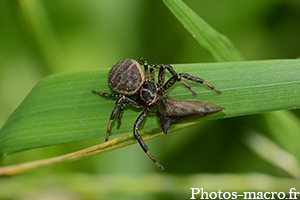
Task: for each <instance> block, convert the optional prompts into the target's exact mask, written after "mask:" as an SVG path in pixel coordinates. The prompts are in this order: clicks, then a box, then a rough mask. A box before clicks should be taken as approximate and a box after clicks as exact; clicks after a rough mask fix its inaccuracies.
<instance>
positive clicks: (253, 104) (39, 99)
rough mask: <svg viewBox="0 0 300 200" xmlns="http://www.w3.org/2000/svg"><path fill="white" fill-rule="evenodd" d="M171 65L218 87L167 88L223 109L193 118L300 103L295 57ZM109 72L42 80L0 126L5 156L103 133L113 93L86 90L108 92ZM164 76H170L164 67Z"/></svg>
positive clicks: (150, 122)
mask: <svg viewBox="0 0 300 200" xmlns="http://www.w3.org/2000/svg"><path fill="white" fill-rule="evenodd" d="M174 69H175V70H176V71H177V72H185V73H189V74H191V75H193V76H197V77H201V78H203V79H205V80H206V81H208V82H209V83H211V84H213V85H214V86H215V87H216V88H218V89H220V90H221V91H222V92H223V94H217V93H216V92H215V91H213V90H211V89H209V88H208V87H206V86H205V85H201V86H200V85H199V83H195V82H191V81H187V82H188V83H189V84H190V85H191V86H192V87H193V88H194V90H195V91H196V92H197V93H198V96H194V95H193V94H192V93H191V91H190V90H188V89H187V88H186V87H185V86H183V85H182V84H180V83H176V84H175V85H174V86H173V87H172V88H170V89H168V90H167V92H168V93H169V94H170V95H171V97H174V98H178V99H199V100H204V101H210V102H212V103H215V104H218V105H220V106H222V107H224V108H225V109H226V110H224V111H222V112H220V113H217V114H214V115H212V116H208V117H205V118H201V119H198V120H195V121H203V120H211V119H220V118H228V117H235V116H242V115H250V114H257V113H261V112H270V111H275V110H283V109H285V110H288V109H298V108H300V93H299V91H300V79H299V77H300V60H271V61H250V62H229V63H211V64H185V65H174ZM108 72H109V69H103V70H90V71H80V72H73V73H65V74H58V75H54V76H49V77H47V78H45V79H43V80H41V81H40V82H39V83H38V84H37V85H36V86H35V87H34V88H33V89H32V91H31V92H30V93H29V94H28V96H27V97H26V98H25V99H24V101H23V102H22V103H21V104H20V106H19V107H18V108H17V109H16V110H15V112H14V113H13V114H12V115H11V117H10V118H9V119H8V120H7V122H6V123H5V125H4V126H3V127H2V129H1V130H0V154H1V155H2V156H7V155H9V154H12V153H16V152H19V151H24V150H27V149H32V148H37V147H43V146H49V145H55V144H61V143H67V142H73V141H79V140H87V139H91V138H96V137H104V136H105V135H106V129H107V124H108V121H109V117H110V114H111V112H112V110H113V107H114V105H115V101H116V99H113V98H108V97H102V96H99V95H98V94H94V93H92V92H91V91H92V90H100V91H102V92H108V93H113V91H112V90H111V89H110V88H109V85H108V81H107V75H108ZM167 77H168V78H170V77H171V76H170V74H169V73H167ZM140 113H141V110H138V109H135V108H131V107H128V108H125V110H124V115H123V118H122V125H121V127H120V129H117V128H116V127H117V123H116V122H114V123H113V126H112V135H117V134H124V133H130V132H132V129H133V124H134V122H135V120H136V118H137V117H138V116H139V114H140ZM179 126H182V125H179ZM173 128H174V126H173ZM149 129H154V130H155V132H159V131H160V129H159V124H158V121H157V118H156V115H155V114H153V113H150V114H149V116H148V117H147V119H146V120H145V122H144V123H143V124H142V126H141V127H140V129H139V130H149ZM171 129H172V126H171V127H170V130H171ZM103 140H104V139H103Z"/></svg>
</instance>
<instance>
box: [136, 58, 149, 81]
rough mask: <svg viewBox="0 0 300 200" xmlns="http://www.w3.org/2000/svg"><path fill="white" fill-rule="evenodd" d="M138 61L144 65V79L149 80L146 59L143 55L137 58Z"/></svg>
mask: <svg viewBox="0 0 300 200" xmlns="http://www.w3.org/2000/svg"><path fill="white" fill-rule="evenodd" d="M139 62H142V63H143V65H144V68H145V77H146V80H145V81H148V80H149V72H148V63H147V61H146V60H145V59H144V58H143V57H140V58H139ZM150 71H151V69H150Z"/></svg>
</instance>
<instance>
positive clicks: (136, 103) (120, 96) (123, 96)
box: [92, 90, 143, 141]
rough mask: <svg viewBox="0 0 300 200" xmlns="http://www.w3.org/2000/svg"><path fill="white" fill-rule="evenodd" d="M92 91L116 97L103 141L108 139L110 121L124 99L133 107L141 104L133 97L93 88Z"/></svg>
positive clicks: (139, 106) (140, 106)
mask: <svg viewBox="0 0 300 200" xmlns="http://www.w3.org/2000/svg"><path fill="white" fill-rule="evenodd" d="M92 92H93V93H96V94H100V95H101V96H104V97H112V98H118V100H117V101H116V105H115V107H114V110H113V111H112V113H111V115H110V119H109V123H108V127H107V133H106V138H105V141H108V138H109V134H110V130H111V124H112V122H113V121H114V119H115V117H116V114H117V112H118V110H119V108H120V106H121V102H122V101H123V100H124V101H126V102H127V103H128V104H129V105H131V106H133V107H135V108H138V109H140V108H142V107H143V106H142V105H140V104H139V103H138V102H136V101H135V100H134V99H131V98H129V97H127V96H125V95H122V94H109V93H102V92H99V91H95V90H93V91H92Z"/></svg>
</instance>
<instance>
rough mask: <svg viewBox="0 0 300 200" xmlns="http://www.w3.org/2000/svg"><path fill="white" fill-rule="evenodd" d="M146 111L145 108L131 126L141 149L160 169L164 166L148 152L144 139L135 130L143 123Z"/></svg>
mask: <svg viewBox="0 0 300 200" xmlns="http://www.w3.org/2000/svg"><path fill="white" fill-rule="evenodd" d="M147 113H148V109H145V110H144V111H143V112H142V114H141V115H140V116H139V117H138V118H137V120H136V122H135V123H134V127H133V134H134V137H135V139H136V140H137V141H138V142H139V143H140V145H141V147H142V149H143V150H144V151H145V153H146V154H147V155H148V156H149V157H150V158H151V159H152V160H153V162H155V164H156V165H157V166H158V167H159V168H160V169H161V170H164V167H163V166H162V165H161V164H159V163H158V162H157V160H156V159H155V158H154V157H153V156H152V155H151V154H150V152H149V149H148V147H147V146H146V144H145V142H144V140H143V139H142V138H141V136H140V135H139V134H138V132H137V130H138V128H139V126H140V125H141V124H142V123H143V121H144V120H145V118H146V116H147Z"/></svg>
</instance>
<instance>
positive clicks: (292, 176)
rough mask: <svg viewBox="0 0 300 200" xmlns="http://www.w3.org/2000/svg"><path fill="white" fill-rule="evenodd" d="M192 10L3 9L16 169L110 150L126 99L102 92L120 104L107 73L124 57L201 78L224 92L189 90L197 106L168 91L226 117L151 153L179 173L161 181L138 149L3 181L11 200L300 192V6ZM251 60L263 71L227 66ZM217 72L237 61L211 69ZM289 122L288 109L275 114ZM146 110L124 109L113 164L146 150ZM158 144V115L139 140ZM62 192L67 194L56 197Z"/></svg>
mask: <svg viewBox="0 0 300 200" xmlns="http://www.w3.org/2000/svg"><path fill="white" fill-rule="evenodd" d="M184 2H185V3H187V4H188V5H189V7H188V6H187V5H186V4H185V3H184ZM184 2H183V1H179V0H173V1H171V0H164V3H165V4H163V2H161V1H152V0H151V1H124V2H123V1H111V0H107V1H106V0H103V1H86V2H81V1H72V3H70V2H68V1H38V0H33V1H18V2H17V1H1V2H0V11H1V12H0V19H1V20H0V21H1V22H2V24H1V25H2V26H1V27H2V30H3V31H0V41H1V47H0V58H1V63H0V87H1V88H0V110H1V112H0V125H1V126H2V124H4V126H3V127H2V128H1V130H0V155H1V157H2V158H4V157H5V159H4V162H3V163H4V165H9V166H7V167H8V168H9V167H11V166H10V164H15V163H22V162H27V161H29V160H38V161H41V162H42V161H45V159H43V158H47V157H53V156H57V157H55V158H58V156H60V155H63V156H65V154H67V153H69V152H73V151H77V150H79V149H83V148H86V147H89V146H92V145H95V144H99V143H102V142H103V140H104V138H103V136H104V135H105V134H106V128H107V124H108V119H109V115H110V113H111V111H112V108H113V107H114V103H115V100H114V99H110V98H105V97H101V96H99V95H97V94H93V93H92V92H91V90H100V91H103V92H113V91H111V89H110V88H109V86H108V83H107V74H108V71H109V68H110V67H111V66H112V65H113V64H114V63H116V62H117V61H119V60H121V59H124V58H128V57H129V58H133V59H137V58H138V57H139V56H143V57H144V58H146V59H147V60H148V62H149V63H162V62H165V63H170V64H174V65H173V66H174V68H175V69H176V71H178V72H186V73H190V74H192V75H195V76H198V77H201V78H203V79H205V80H207V81H208V82H209V83H211V84H213V85H214V86H216V87H217V88H218V89H220V90H221V91H222V92H223V94H221V95H219V94H217V93H215V92H214V91H212V90H210V89H209V88H207V87H206V86H202V85H201V86H199V84H197V83H191V82H190V81H187V82H188V83H189V84H190V85H191V86H192V87H193V88H194V89H195V91H196V92H197V93H198V96H193V95H192V93H191V92H190V91H189V90H188V89H187V88H186V87H184V86H183V85H181V84H180V83H176V84H175V86H174V87H172V88H170V89H169V90H168V93H169V94H170V95H171V96H172V97H176V98H179V99H201V100H206V101H210V102H213V103H216V104H218V105H220V106H223V107H225V108H226V110H224V111H223V112H221V113H217V114H215V115H212V116H210V117H208V118H202V119H199V120H196V123H195V124H196V125H195V124H190V123H186V124H179V125H176V126H175V125H174V126H171V129H172V130H170V131H169V132H170V133H171V132H172V131H175V130H177V131H176V132H177V134H170V135H168V136H166V137H158V138H157V139H155V140H148V141H146V143H147V145H148V147H149V148H150V150H151V152H152V153H153V155H154V156H155V157H156V158H157V159H158V160H159V162H160V163H161V164H162V165H164V167H165V169H166V172H167V173H168V174H167V175H166V174H164V175H163V174H161V173H160V172H158V173H157V174H153V173H149V171H151V170H153V171H154V172H157V171H158V169H157V167H156V166H155V165H154V164H153V163H152V161H151V160H150V159H149V158H148V157H147V156H146V155H145V154H144V152H143V151H142V150H141V149H140V147H139V145H131V146H128V147H127V148H121V149H120V150H119V151H113V152H110V153H105V154H102V155H101V156H98V157H91V158H89V157H87V156H86V155H85V154H83V156H84V157H86V159H84V160H80V161H78V162H70V163H63V164H61V165H55V166H52V167H50V168H44V169H41V170H35V171H33V173H28V174H24V176H14V177H10V178H9V179H7V178H6V177H2V178H0V198H3V199H16V198H20V197H21V196H22V197H23V198H26V197H27V198H28V199H33V198H38V197H40V196H42V197H44V196H43V195H45V192H46V194H50V195H57V196H54V197H53V196H51V197H53V198H58V197H60V195H63V196H64V197H66V196H68V195H71V199H74V196H75V198H79V199H80V198H82V199H91V198H93V199H98V198H107V199H108V198H109V199H126V198H128V199H142V198H145V197H146V198H147V199H166V198H172V199H189V198H190V197H191V196H190V189H189V188H190V187H203V188H205V189H206V190H207V192H210V191H213V192H216V191H218V190H219V189H222V191H225V190H226V191H238V192H239V191H240V192H243V191H257V190H260V191H277V192H286V193H288V189H289V188H292V187H295V188H299V177H300V167H299V144H298V143H299V142H298V141H300V138H299V130H300V123H299V110H292V111H290V110H291V109H299V102H300V101H299V94H298V91H299V77H300V76H299V66H300V64H299V60H292V59H294V58H297V57H299V51H300V49H299V47H300V43H299V34H300V26H298V24H299V20H300V17H299V16H300V15H299V6H300V4H299V2H296V1H283V0H279V1H247V2H244V1H243V2H239V1H234V0H229V1H226V2H225V1H224V2H223V1H191V0H185V1H184ZM162 4H163V5H162ZM232 5H234V6H232ZM170 11H171V12H170ZM174 16H175V17H174ZM200 16H201V17H200ZM176 18H177V20H178V21H179V23H178V21H177V20H176ZM203 19H205V21H204V20H203ZM182 26H183V27H184V28H182ZM216 30H218V32H219V33H218V32H217V31H216ZM224 35H226V37H225V36H224ZM228 38H230V40H231V41H232V42H231V41H230V40H229V39H228ZM195 41H196V42H195ZM233 43H234V44H235V45H236V47H237V48H236V47H235V46H234V45H233ZM237 49H239V50H237ZM239 51H240V52H242V53H243V55H241V54H240V53H239ZM244 56H245V57H246V58H248V59H250V60H262V61H247V62H228V61H241V60H243V57H244ZM286 58H288V60H286ZM269 59H273V60H269ZM275 59H276V60H275ZM211 61H216V62H220V61H221V62H225V61H226V62H227V63H210V64H207V62H211ZM202 62H205V63H202ZM179 63H195V64H179ZM95 68H102V69H99V70H94V69H95ZM91 69H92V70H91ZM78 70H81V71H78ZM71 71H72V72H71ZM74 71H76V72H74ZM53 74H55V75H53ZM47 75H50V76H48V77H46V78H44V79H42V80H41V81H40V82H38V80H40V79H41V78H42V77H45V76H47ZM167 76H168V78H170V75H169V74H168V73H167ZM36 82H38V84H36ZM35 84H36V85H35ZM34 85H35V86H34ZM32 88H33V89H32ZM31 89H32V90H31ZM30 90H31V91H30ZM29 91H30V92H29ZM27 94H28V95H27ZM26 95H27V97H26V98H25V99H24V97H25V96H26ZM21 102H22V103H21ZM20 103H21V104H20ZM18 105H19V107H18V108H17V106H18ZM14 110H15V111H14ZM276 110H284V111H277V112H271V111H276ZM13 111H14V112H13ZM12 112H13V114H11V113H12ZM140 112H141V111H140V110H137V109H134V108H130V107H128V108H126V109H125V112H124V116H123V119H122V125H121V128H120V129H119V130H118V129H117V128H116V127H117V123H116V122H114V123H113V127H112V136H111V138H113V137H116V136H120V137H118V138H116V139H117V140H111V142H112V143H111V144H110V145H111V146H110V147H109V148H106V147H107V146H106V147H105V149H104V152H106V151H109V150H111V149H115V148H120V147H123V146H125V145H128V144H132V143H133V142H134V141H135V140H134V137H133V136H132V134H126V135H124V136H123V134H125V133H130V132H131V131H132V127H133V123H134V121H135V120H136V118H137V116H138V115H139V113H140ZM253 114H259V115H253ZM10 115H11V116H10ZM9 116H10V117H9ZM237 116H244V117H237ZM222 118H223V119H222ZM225 118H227V119H225ZM7 119H8V120H7ZM215 119H222V120H215ZM6 120H7V121H6ZM208 120H212V121H210V122H206V123H198V122H200V121H208ZM5 121H6V122H5ZM190 125H193V126H190ZM179 129H182V130H179ZM178 130H179V131H178ZM159 132H160V130H159V125H158V122H157V119H156V116H155V114H150V115H149V116H148V118H147V120H146V121H145V122H144V123H143V125H142V126H141V128H140V131H139V133H141V135H142V136H143V137H147V138H148V137H154V136H157V135H158V133H159ZM97 137H100V138H99V139H97ZM93 138H95V139H93ZM88 139H90V140H88ZM76 141H77V142H76ZM115 141H117V145H114V144H113V142H115ZM70 142H71V143H70ZM58 144H60V145H58ZM46 146H48V147H46ZM104 146H105V145H104ZM38 147H44V148H38ZM28 149H32V150H30V151H25V150H28ZM16 152H19V153H16ZM94 153H98V151H95V152H94ZM8 155H10V156H8ZM63 160H65V161H66V160H67V159H65V158H63ZM61 161H62V160H60V161H58V162H61ZM27 164H32V163H30V162H29V163H27ZM48 164H49V163H47V164H46V165H48ZM21 166H24V165H21ZM40 166H41V165H40ZM3 168H4V167H1V169H0V171H1V170H2V169H3ZM19 169H20V168H19ZM23 170H24V168H23ZM15 172H16V171H15ZM78 172H79V173H78ZM145 172H146V173H147V174H145V175H142V173H145ZM253 172H255V173H253ZM98 174H102V175H98ZM112 174H116V175H112ZM119 174H122V175H121V176H120V175H119ZM183 174H184V175H183ZM41 175H43V176H41ZM41 180H42V182H41ZM43 181H44V182H43ZM24 183H26V184H24ZM41 183H43V184H41ZM259 183H263V184H259ZM126 186H127V187H129V188H131V190H129V189H128V190H127V189H126V191H125V190H124V188H126ZM145 186H146V187H145ZM57 187H59V188H60V190H59V191H62V193H63V194H61V193H59V194H57V193H55V191H57ZM11 188H13V189H11ZM78 188H80V189H78ZM53 191H54V192H53ZM31 194H34V195H31ZM39 195H40V196H39ZM36 196H38V197H36ZM42 197H41V198H42Z"/></svg>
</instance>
